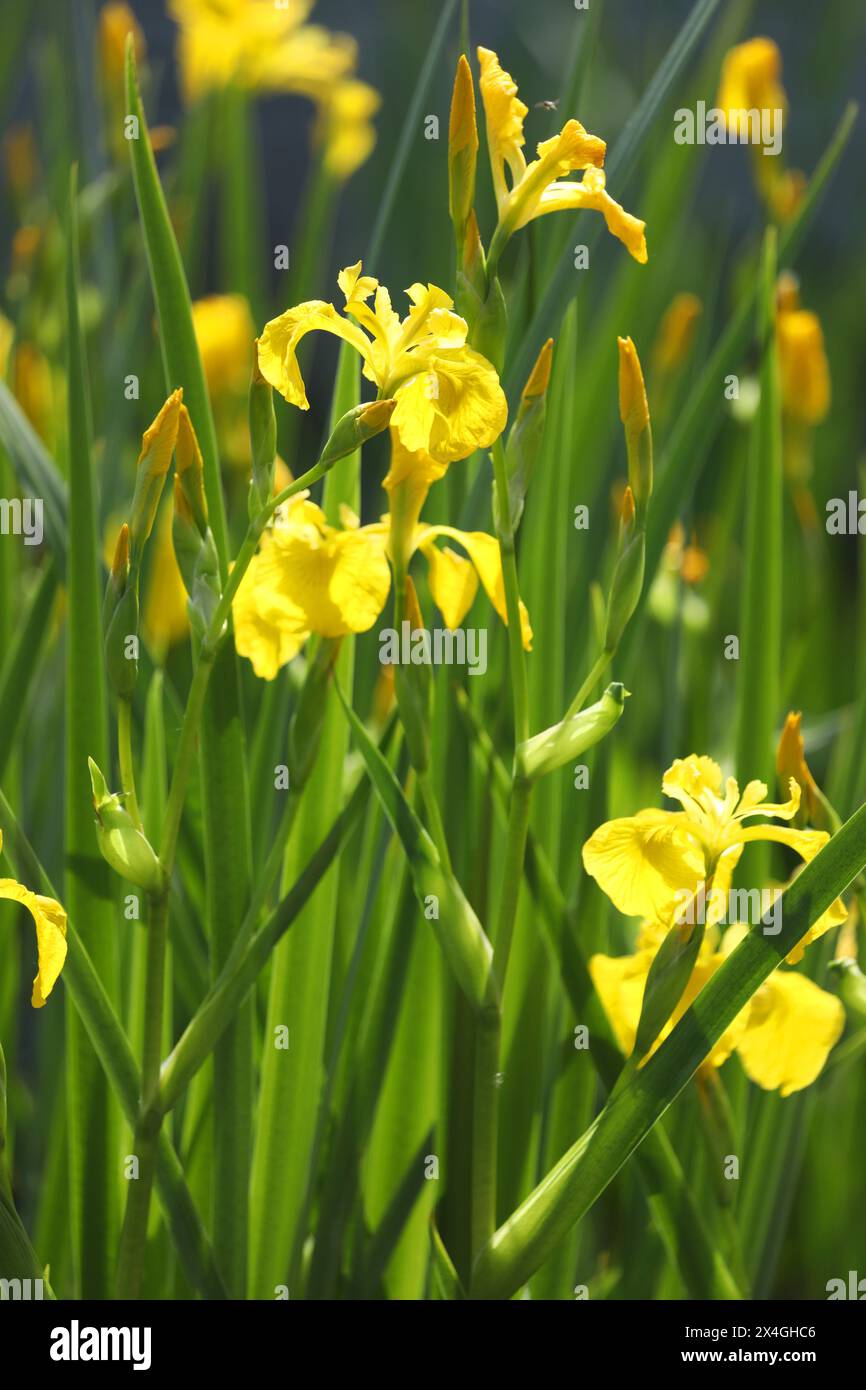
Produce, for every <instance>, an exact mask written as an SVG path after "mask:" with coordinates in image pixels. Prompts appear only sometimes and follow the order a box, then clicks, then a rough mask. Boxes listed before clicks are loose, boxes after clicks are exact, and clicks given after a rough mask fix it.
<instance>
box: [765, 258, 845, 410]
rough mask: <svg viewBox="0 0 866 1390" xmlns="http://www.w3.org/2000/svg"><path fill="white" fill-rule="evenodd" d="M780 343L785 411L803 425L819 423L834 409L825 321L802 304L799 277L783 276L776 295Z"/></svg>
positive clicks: (777, 326) (780, 368) (777, 340)
mask: <svg viewBox="0 0 866 1390" xmlns="http://www.w3.org/2000/svg"><path fill="white" fill-rule="evenodd" d="M776 342H777V344H778V348H779V375H780V378H781V386H782V405H783V407H784V410H785V414H786V415H787V416H788V417H789V418H790V419H791V420H793V421H796V422H797V423H799V424H802V425H819V424H820V423H821V421H822V420H823V419H824V418H825V417H826V415H827V412H828V410H829V409H830V394H831V391H830V366H829V363H828V361H827V353H826V350H825V348H824V333H823V331H822V328H821V320H820V319H819V318H818V315H817V314H813V313H812V311H811V310H810V309H802V308H801V307H800V289H799V285H798V283H797V279H796V277H795V276H793V275H790V274H785V275H781V276H780V277H779V284H778V288H777V295H776Z"/></svg>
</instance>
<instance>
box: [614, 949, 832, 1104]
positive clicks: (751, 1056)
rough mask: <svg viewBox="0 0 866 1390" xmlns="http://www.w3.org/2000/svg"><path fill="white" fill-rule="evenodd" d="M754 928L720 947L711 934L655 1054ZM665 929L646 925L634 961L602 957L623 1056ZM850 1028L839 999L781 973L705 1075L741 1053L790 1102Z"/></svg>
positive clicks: (736, 1024)
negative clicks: (846, 1022) (708, 983)
mask: <svg viewBox="0 0 866 1390" xmlns="http://www.w3.org/2000/svg"><path fill="white" fill-rule="evenodd" d="M747 930H748V928H746V927H744V926H741V925H737V926H734V927H731V928H730V929H729V930H728V931H727V932H725V934H724V937H723V938H722V939H721V942H719V933H718V931H717V930H715V929H711V930H710V931H708V932H707V934H706V936H705V938H704V941H703V942H702V944H701V949H700V952H699V954H698V959H697V962H696V964H695V968H694V971H693V972H692V976H691V979H690V980H689V983H688V985H687V986H686V989H685V991H684V993H683V995H682V998H681V999H680V1001H679V1003H678V1004H677V1006H676V1008H675V1010H674V1012H673V1013H672V1015H671V1017H670V1019H669V1020H668V1022H667V1023H666V1024H665V1026H664V1028H663V1029H662V1030H661V1033H660V1034H659V1036H658V1038H657V1039H656V1041H655V1043H654V1044H653V1047H652V1048H651V1049H650V1054H651V1053H652V1052H654V1051H655V1049H656V1048H657V1047H659V1046H660V1045H661V1043H662V1041H663V1040H664V1039H665V1038H666V1037H667V1035H668V1034H669V1033H670V1031H671V1030H672V1028H673V1027H674V1025H675V1024H676V1023H677V1022H678V1021H679V1019H680V1018H681V1017H682V1016H683V1014H684V1013H685V1012H686V1009H688V1008H689V1006H690V1005H691V1004H692V1003H693V1002H694V1000H695V999H696V998H697V996H698V995H699V994H700V992H701V990H702V989H703V987H704V985H705V984H706V983H707V981H708V980H709V979H710V977H711V976H712V975H713V974H715V972H716V970H718V968H719V966H720V965H721V964H722V963H723V962H724V960H725V959H726V957H727V956H728V955H729V954H730V952H731V950H732V949H733V948H734V946H736V945H737V944H738V943H739V941H740V940H741V939H742V937H743V935H744V933H745V932H746V931H747ZM664 935H665V929H664V928H663V927H660V926H657V925H656V924H653V923H644V925H643V927H642V929H641V933H640V936H639V938H638V944H637V950H636V951H635V952H634V953H633V954H632V955H627V956H618V957H613V956H605V955H595V956H593V957H592V959H591V960H590V962H589V971H590V975H591V976H592V982H593V984H594V985H595V988H596V990H597V991H598V995H599V997H600V999H601V1002H602V1004H603V1005H604V1009H605V1012H606V1013H607V1015H608V1017H609V1019H610V1022H611V1026H612V1027H613V1030H614V1032H615V1034H616V1037H617V1040H618V1042H619V1044H620V1047H621V1048H622V1049H623V1051H624V1052H625V1053H626V1054H628V1053H630V1052H631V1051H632V1048H633V1047H634V1043H635V1037H636V1034H637V1027H638V1021H639V1019H640V1013H641V1005H642V1002H643V995H644V989H645V987H646V981H647V976H648V975H649V970H650V966H651V964H652V961H653V958H654V956H655V954H656V951H657V949H658V947H659V946H660V945H661V942H662V940H663V939H664ZM844 1026H845V1010H844V1009H843V1007H842V1004H841V1002H840V1001H839V1000H838V999H837V998H836V996H835V995H833V994H828V993H827V991H826V990H823V989H820V988H819V986H818V985H816V984H814V983H813V982H812V981H811V980H810V979H808V978H807V977H806V976H804V975H799V974H797V972H796V971H793V970H775V971H774V972H773V974H772V975H771V976H770V977H769V979H768V980H766V981H765V982H764V984H763V985H761V987H760V989H759V990H758V991H757V992H756V993H755V994H754V995H753V996H752V998H751V999H750V1000H749V1002H748V1004H747V1005H746V1007H745V1008H744V1009H742V1010H741V1011H740V1013H739V1014H738V1015H737V1017H736V1018H735V1019H734V1021H733V1023H731V1025H730V1027H728V1028H727V1029H726V1030H725V1032H724V1033H723V1034H722V1036H721V1037H720V1038H719V1039H718V1041H717V1042H716V1043H715V1045H714V1047H713V1049H712V1051H711V1052H710V1053H709V1055H708V1056H707V1057H706V1059H705V1061H704V1062H703V1064H702V1068H701V1070H704V1069H708V1068H710V1067H720V1066H721V1065H722V1063H723V1062H726V1061H727V1059H728V1058H729V1057H730V1055H731V1053H732V1052H736V1053H737V1055H738V1056H739V1059H740V1061H741V1063H742V1065H743V1069H744V1071H745V1072H746V1075H747V1076H748V1077H749V1078H750V1079H751V1080H752V1081H754V1082H755V1083H756V1085H758V1086H762V1087H763V1088H764V1089H765V1090H768V1091H772V1090H779V1091H781V1094H782V1095H783V1096H788V1095H790V1094H791V1093H792V1092H793V1091H799V1090H802V1088H803V1087H804V1086H808V1085H810V1084H811V1082H813V1081H814V1080H815V1078H816V1076H817V1075H818V1074H819V1072H820V1071H821V1069H822V1067H823V1066H824V1063H825V1062H826V1060H827V1056H828V1054H829V1052H830V1050H831V1048H832V1047H833V1046H834V1045H835V1043H836V1042H837V1041H838V1039H839V1037H840V1035H841V1033H842V1030H843V1028H844Z"/></svg>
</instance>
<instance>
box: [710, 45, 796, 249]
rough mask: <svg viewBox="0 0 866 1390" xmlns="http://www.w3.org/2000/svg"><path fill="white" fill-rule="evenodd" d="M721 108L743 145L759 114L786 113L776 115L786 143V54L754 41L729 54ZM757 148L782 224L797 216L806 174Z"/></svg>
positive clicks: (759, 171) (761, 184) (769, 198)
mask: <svg viewBox="0 0 866 1390" xmlns="http://www.w3.org/2000/svg"><path fill="white" fill-rule="evenodd" d="M716 106H717V107H718V108H719V109H720V110H721V111H722V112H723V113H724V118H725V124H726V126H727V129H728V131H729V133H730V134H731V135H732V136H734V137H736V139H738V140H740V141H741V142H742V141H748V140H749V137H750V131H751V128H752V119H753V117H754V113H755V112H758V113H760V112H763V111H767V112H777V111H778V112H780V113H781V114H780V115H779V116H778V117H774V120H777V121H778V123H779V129H778V130H775V131H774V139H775V138H776V137H778V140H779V141H781V136H782V132H781V126H782V125H783V124H784V121H785V119H786V117H787V114H788V98H787V95H786V93H785V89H784V87H783V86H782V55H781V53H780V51H779V47H778V45H777V44H775V43H774V42H773V40H772V39H767V38H755V39H748V40H747V41H746V42H745V43H741V44H737V45H736V47H734V48H732V49H730V50H729V52H728V53H727V54H726V55H725V60H724V62H723V63H722V72H721V76H720V79H719V91H718V95H717V96H716ZM752 149H753V155H754V156H755V157H754V158H753V160H752V169H753V172H754V175H755V182H756V183H757V185H758V189H759V191H760V193H761V195H762V197H763V198H764V200H765V202H766V203H767V206H768V207H769V209H770V212H771V213H772V215H773V216H774V217H775V218H777V219H778V220H779V221H785V220H787V219H788V218H789V217H793V215H794V213H795V212H796V211H797V208H798V207H799V206H800V203H801V202H802V199H803V194H804V192H805V189H806V178H805V175H804V174H803V173H802V172H801V171H800V170H799V169H786V168H785V167H784V165H783V163H782V159H781V155H780V153H779V152H778V151H776V152H774V154H773V155H772V156H771V157H768V158H764V157H762V156H763V151H762V150H761V148H760V147H759V146H753V147H752Z"/></svg>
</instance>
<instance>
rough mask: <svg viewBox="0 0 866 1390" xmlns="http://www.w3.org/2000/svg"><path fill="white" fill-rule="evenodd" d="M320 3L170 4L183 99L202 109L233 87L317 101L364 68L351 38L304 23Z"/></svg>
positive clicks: (199, 0) (231, 0)
mask: <svg viewBox="0 0 866 1390" xmlns="http://www.w3.org/2000/svg"><path fill="white" fill-rule="evenodd" d="M313 4H314V0H285V3H281V4H279V5H275V4H274V0H170V4H169V14H170V15H171V17H172V19H173V20H174V21H175V23H176V24H177V25H178V27H179V30H180V32H179V35H178V59H179V61H180V68H181V75H182V79H183V90H184V95H185V96H186V99H187V100H188V101H195V100H197V99H198V98H199V97H200V96H202V95H203V94H204V93H205V92H207V91H210V90H212V89H214V88H221V87H227V86H229V85H230V84H231V83H237V85H238V86H241V87H246V88H248V89H251V90H254V91H290V92H299V93H302V94H303V95H305V96H310V97H318V96H321V95H322V93H323V92H324V91H325V90H326V89H327V87H328V86H329V85H331V84H333V83H335V82H338V81H339V80H340V79H341V78H343V77H346V76H347V75H348V74H349V73H350V72H351V71H352V69H353V68H354V66H355V63H356V61H357V56H358V52H357V46H356V44H355V41H354V39H352V38H350V37H349V35H348V34H331V33H329V32H328V30H327V29H323V28H321V27H320V26H319V25H312V24H307V23H306V22H305V21H306V19H307V17H308V15H309V14H310V11H311V10H312V8H313Z"/></svg>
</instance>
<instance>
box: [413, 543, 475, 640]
mask: <svg viewBox="0 0 866 1390" xmlns="http://www.w3.org/2000/svg"><path fill="white" fill-rule="evenodd" d="M422 549H423V551H424V556H425V558H426V560H427V564H428V567H429V569H428V582H429V585H430V593H431V594H432V596H433V602H434V603H435V604H436V607H437V608H438V609H439V612H440V613H441V614H442V617H443V618H444V619H445V626H446V627H450V628H455V627H459V626H460V624H461V623H462V621H463V619H464V618H465V616H466V614H467V613H468V612H469V609H470V608H471V607H472V604H473V603H474V602H475V595H476V594H477V592H478V575H477V573H476V570H475V566H474V565H473V564H472V561H471V560H467V559H466V557H465V556H463V555H458V554H457V552H456V550H452V549H451V547H450V546H447V545H446V546H444V547H443V548H442V549H441V550H440V549H439V547H438V546H436V545H433V544H430V545H424V546H423V547H422Z"/></svg>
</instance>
